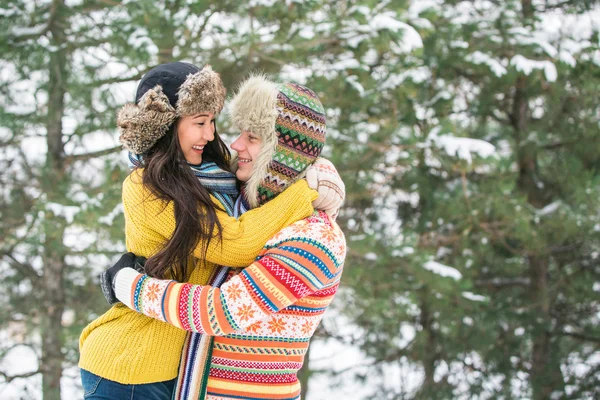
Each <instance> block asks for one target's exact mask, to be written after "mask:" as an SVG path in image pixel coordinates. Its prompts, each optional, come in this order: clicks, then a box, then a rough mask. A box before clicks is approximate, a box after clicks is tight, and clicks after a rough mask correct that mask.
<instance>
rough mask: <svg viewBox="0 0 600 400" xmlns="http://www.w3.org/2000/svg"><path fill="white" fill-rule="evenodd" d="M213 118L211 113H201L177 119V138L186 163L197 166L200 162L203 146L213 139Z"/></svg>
mask: <svg viewBox="0 0 600 400" xmlns="http://www.w3.org/2000/svg"><path fill="white" fill-rule="evenodd" d="M214 118H215V116H214V114H212V113H203V114H198V115H193V116H186V117H181V118H180V119H179V121H178V123H177V137H178V138H179V145H180V146H181V150H183V155H184V156H185V160H186V161H187V162H188V163H190V164H192V165H198V164H200V163H201V162H202V153H203V152H204V146H205V145H206V144H207V143H208V142H211V141H213V140H214V138H215V120H214Z"/></svg>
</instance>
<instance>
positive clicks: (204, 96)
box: [177, 65, 227, 117]
mask: <svg viewBox="0 0 600 400" xmlns="http://www.w3.org/2000/svg"><path fill="white" fill-rule="evenodd" d="M226 94H227V91H226V90H225V86H223V81H221V76H220V75H219V74H218V73H216V72H215V71H213V69H212V68H211V66H210V65H206V66H205V67H204V68H202V70H200V71H199V72H196V73H195V74H193V75H189V76H188V77H187V79H186V80H185V82H183V85H181V87H180V88H179V100H177V114H178V116H180V117H183V116H186V115H197V114H200V113H203V112H210V113H213V114H215V116H217V115H219V113H220V112H221V110H222V109H223V105H224V104H225V95H226Z"/></svg>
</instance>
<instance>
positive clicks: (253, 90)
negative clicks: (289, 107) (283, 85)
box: [229, 75, 279, 141]
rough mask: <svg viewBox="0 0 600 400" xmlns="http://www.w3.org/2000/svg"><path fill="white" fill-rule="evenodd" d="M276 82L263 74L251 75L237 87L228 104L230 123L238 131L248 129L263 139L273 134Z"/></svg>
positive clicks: (276, 113)
mask: <svg viewBox="0 0 600 400" xmlns="http://www.w3.org/2000/svg"><path fill="white" fill-rule="evenodd" d="M277 93H278V89H277V84H275V83H274V82H272V81H270V80H269V79H267V78H266V77H265V76H264V75H252V76H250V77H249V78H248V79H246V80H245V81H244V82H242V83H241V84H240V86H239V88H238V91H237V93H236V95H235V96H234V97H233V99H231V103H230V105H229V109H230V113H229V115H230V121H231V124H232V125H233V126H234V127H235V128H237V129H238V130H239V131H240V132H244V131H248V132H252V133H253V134H254V135H256V136H258V137H259V138H260V139H262V140H263V141H264V140H266V139H268V138H269V137H270V136H272V135H275V122H276V121H277V117H278V116H279V113H278V111H277Z"/></svg>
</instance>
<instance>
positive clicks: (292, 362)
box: [116, 212, 346, 399]
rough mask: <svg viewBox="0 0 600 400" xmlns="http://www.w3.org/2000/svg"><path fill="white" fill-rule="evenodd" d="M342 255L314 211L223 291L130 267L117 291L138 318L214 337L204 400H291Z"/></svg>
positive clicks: (341, 245) (334, 234) (342, 247)
mask: <svg viewBox="0 0 600 400" xmlns="http://www.w3.org/2000/svg"><path fill="white" fill-rule="evenodd" d="M345 256H346V241H345V238H344V235H343V233H342V231H341V229H340V228H339V226H338V225H337V224H336V223H335V222H332V221H331V220H330V219H329V217H328V216H327V215H326V214H325V213H323V212H315V213H314V214H313V215H312V216H311V217H309V218H306V219H304V220H302V221H299V222H297V223H295V224H292V225H290V226H289V227H287V228H284V229H283V230H281V231H280V232H279V233H278V234H276V235H275V236H274V237H273V238H272V239H271V240H269V241H268V242H267V243H266V245H265V247H264V248H263V250H262V251H261V253H260V254H259V256H258V258H257V260H256V261H255V262H254V263H252V264H251V265H250V266H249V267H247V268H245V269H244V270H243V271H242V272H240V273H239V274H235V275H232V276H230V277H229V278H228V280H227V282H225V283H224V284H223V285H222V287H221V288H213V287H210V286H202V285H191V284H185V283H177V282H174V281H166V280H158V279H154V278H150V277H148V276H146V275H141V274H138V273H137V272H136V271H135V270H133V269H125V270H123V271H121V272H120V273H119V274H118V275H117V281H116V292H117V297H118V298H119V299H120V300H121V301H123V303H125V304H126V305H127V306H129V307H130V308H133V309H135V310H137V311H138V312H141V313H143V314H145V315H147V316H150V317H152V318H156V319H159V320H162V321H165V322H167V323H169V324H172V325H174V326H177V327H179V328H182V329H185V330H188V331H195V332H202V333H204V334H207V335H211V336H215V342H214V346H213V353H212V360H211V368H210V373H209V379H208V388H207V398H224V399H230V398H240V397H243V398H249V399H293V398H296V397H298V396H299V394H300V384H299V382H298V379H297V377H296V374H297V371H298V370H299V369H300V368H301V366H302V363H303V360H304V354H305V353H306V349H307V348H308V343H309V340H310V338H311V337H312V335H313V333H314V332H315V330H316V328H317V326H318V325H319V323H320V321H321V319H322V317H323V313H324V312H325V310H326V309H327V307H328V306H329V304H330V303H331V301H332V299H333V297H334V295H335V294H336V292H337V289H338V286H339V281H340V277H341V273H342V270H343V263H344V259H345ZM213 396H214V397H213Z"/></svg>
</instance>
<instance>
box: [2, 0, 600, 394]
mask: <svg viewBox="0 0 600 400" xmlns="http://www.w3.org/2000/svg"><path fill="white" fill-rule="evenodd" d="M599 31H600V6H599V5H598V2H597V1H591V0H572V1H568V0H547V1H543V0H505V1H492V0H473V1H458V0H454V1H443V0H419V1H416V0H415V1H409V0H391V1H390V0H386V1H375V0H371V1H369V0H335V1H334V0H306V1H302V0H286V1H274V0H251V1H247V2H239V1H229V0H224V1H219V2H209V1H202V0H200V1H196V0H194V1H185V0H165V1H154V0H136V1H129V0H123V1H121V0H10V1H7V0H0V54H1V55H0V66H1V67H0V171H1V172H0V188H1V196H0V217H1V219H0V287H1V289H0V398H2V399H44V400H58V399H60V398H63V399H73V398H78V397H80V396H81V388H80V386H79V378H78V376H79V375H78V374H79V371H78V369H77V367H76V365H77V360H78V345H77V344H78V337H79V334H80V332H81V330H82V328H83V327H84V326H85V325H86V324H87V323H88V322H89V321H91V320H92V319H94V318H95V317H96V316H98V315H100V314H101V313H103V312H104V311H105V310H106V309H107V304H106V303H105V301H104V298H103V297H102V294H101V291H100V289H99V286H98V274H99V273H100V272H101V271H102V270H103V269H104V268H106V267H107V266H110V265H112V263H113V262H114V261H116V259H118V257H119V255H120V254H121V253H122V252H124V250H125V244H124V226H123V224H124V221H123V212H122V207H121V203H120V201H121V198H120V196H121V183H122V181H123V179H124V178H125V176H126V175H127V173H128V168H127V161H126V157H125V153H124V152H123V151H122V149H121V147H120V145H119V143H118V140H117V137H118V133H117V131H116V129H115V112H116V110H117V109H118V108H119V107H120V106H122V105H123V104H124V103H126V102H128V101H133V93H134V89H135V87H136V83H137V82H138V81H139V79H140V78H141V77H142V76H143V74H144V73H145V72H146V71H148V70H149V69H150V68H151V67H153V66H154V65H156V64H158V63H162V62H168V61H173V60H186V61H190V62H192V63H195V64H197V65H204V64H211V65H212V66H213V68H214V69H215V70H217V71H219V72H220V73H221V76H222V77H223V80H224V82H225V85H226V87H227V88H228V89H229V93H232V92H233V90H234V89H235V87H236V85H237V84H238V83H239V82H240V81H241V80H242V79H243V78H244V77H246V76H247V75H248V74H249V73H250V72H252V71H257V70H260V71H263V72H265V73H267V74H269V75H270V76H271V77H273V78H276V79H280V80H285V81H294V82H298V83H301V84H305V85H307V86H309V87H310V88H312V89H314V90H315V91H316V92H317V93H318V94H319V96H320V97H321V99H322V102H323V104H324V105H325V108H326V110H327V119H328V121H327V125H328V144H327V146H326V149H325V155H326V156H327V157H329V158H330V159H331V160H332V161H333V162H334V163H335V164H336V166H337V168H338V170H339V171H340V173H341V174H342V176H343V178H344V180H345V182H346V191H347V198H346V202H345V206H344V208H343V210H342V213H341V215H340V217H339V220H338V221H339V222H340V224H341V226H342V227H343V229H344V231H345V233H346V237H347V240H348V243H349V252H348V258H347V261H346V267H345V272H344V276H343V285H342V286H343V289H342V291H341V293H340V294H339V295H338V297H337V298H336V300H335V304H334V306H333V307H332V309H331V310H329V311H328V313H327V316H326V318H325V320H324V322H323V324H322V326H321V328H320V329H319V330H318V332H317V334H316V337H315V339H314V341H313V344H312V345H311V349H310V352H309V354H308V356H307V359H308V363H307V368H305V369H304V370H303V371H302V382H303V387H304V393H303V396H304V398H306V399H309V400H317V399H331V398H336V397H337V398H345V399H536V400H541V399H591V398H600V324H599V319H600V313H599V312H600V310H599V299H600V279H599V278H600V200H599V199H600V102H599V100H600V96H599V93H600V42H599ZM217 123H218V126H219V131H220V132H222V133H224V135H225V138H226V139H227V141H229V142H230V141H231V139H232V138H234V137H235V135H236V134H237V132H234V131H232V130H231V128H230V126H229V124H228V121H227V119H226V118H225V117H220V119H219V120H218V122H217Z"/></svg>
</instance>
